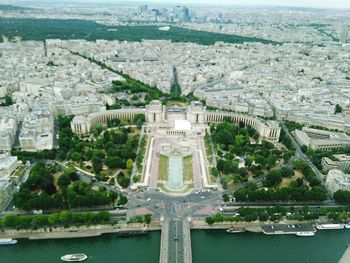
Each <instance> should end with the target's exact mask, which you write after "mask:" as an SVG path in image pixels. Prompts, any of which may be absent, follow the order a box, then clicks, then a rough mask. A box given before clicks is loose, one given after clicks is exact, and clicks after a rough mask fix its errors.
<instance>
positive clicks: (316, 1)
mask: <svg viewBox="0 0 350 263" xmlns="http://www.w3.org/2000/svg"><path fill="white" fill-rule="evenodd" d="M126 1H130V2H131V1H132V2H137V0H126ZM126 1H125V2H126ZM144 2H162V3H174V2H177V3H195V4H232V5H234V4H239V5H279V6H280V5H282V6H283V5H284V6H308V7H333V8H338V7H341V8H350V0H163V1H159V0H149V1H144Z"/></svg>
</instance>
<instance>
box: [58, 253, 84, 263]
mask: <svg viewBox="0 0 350 263" xmlns="http://www.w3.org/2000/svg"><path fill="white" fill-rule="evenodd" d="M85 259H87V255H85V254H82V253H79V254H68V255H64V256H62V257H61V260H62V261H66V262H81V261H84V260H85Z"/></svg>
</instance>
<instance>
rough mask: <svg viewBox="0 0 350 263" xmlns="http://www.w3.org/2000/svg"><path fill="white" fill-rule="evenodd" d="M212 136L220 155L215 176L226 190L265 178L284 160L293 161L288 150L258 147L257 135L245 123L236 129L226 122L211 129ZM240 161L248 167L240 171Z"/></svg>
mask: <svg viewBox="0 0 350 263" xmlns="http://www.w3.org/2000/svg"><path fill="white" fill-rule="evenodd" d="M211 135H212V141H213V142H214V145H215V147H214V148H216V152H217V155H218V160H217V166H216V168H217V172H214V173H213V174H214V175H219V176H220V178H221V183H222V185H223V187H224V188H228V187H229V186H230V185H232V184H235V183H241V182H247V181H248V179H249V177H257V176H261V175H264V174H266V172H267V171H268V170H270V169H272V168H274V167H275V166H276V165H277V164H278V163H279V162H280V161H281V160H284V161H285V162H287V161H288V160H289V159H290V157H291V153H290V152H289V151H288V150H286V149H283V148H282V149H277V148H276V147H275V146H274V145H273V144H272V143H270V142H267V141H262V142H260V143H259V134H258V133H257V131H256V130H254V129H253V128H252V127H250V126H245V125H244V123H243V122H241V123H239V125H236V124H234V123H232V122H230V121H229V120H225V121H224V122H223V123H220V124H218V125H213V126H211ZM207 140H208V139H207ZM239 158H241V160H242V159H243V160H244V166H245V167H241V168H238V167H239V162H240V159H239Z"/></svg>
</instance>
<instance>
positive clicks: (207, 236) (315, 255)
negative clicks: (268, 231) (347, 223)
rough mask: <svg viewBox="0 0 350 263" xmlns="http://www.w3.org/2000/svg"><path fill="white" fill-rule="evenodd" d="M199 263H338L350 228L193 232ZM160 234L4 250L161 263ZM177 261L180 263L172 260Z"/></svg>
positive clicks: (36, 262)
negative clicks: (308, 232)
mask: <svg viewBox="0 0 350 263" xmlns="http://www.w3.org/2000/svg"><path fill="white" fill-rule="evenodd" d="M191 237H192V254H193V262H194V263H304V262H307V263H310V262H312V263H337V262H338V260H339V259H340V257H341V255H342V254H343V252H344V251H345V245H346V244H347V243H350V230H334V231H331V230H329V231H318V232H317V233H316V236H314V237H304V238H302V237H295V236H288V235H283V236H267V235H263V234H254V233H241V234H231V235H230V234H226V233H225V232H224V231H204V230H193V231H191ZM159 248H160V232H152V233H150V234H149V235H148V236H138V237H132V238H118V237H116V236H115V235H113V234H109V235H103V236H101V237H91V238H79V239H58V240H36V241H29V240H19V243H18V244H17V245H13V246H0V263H55V262H56V263H59V262H61V261H60V257H61V256H62V255H64V254H70V253H79V252H81V253H85V254H87V255H88V256H89V258H88V260H86V262H87V263H100V262H101V263H114V262H115V263H158V262H159ZM169 263H174V262H169Z"/></svg>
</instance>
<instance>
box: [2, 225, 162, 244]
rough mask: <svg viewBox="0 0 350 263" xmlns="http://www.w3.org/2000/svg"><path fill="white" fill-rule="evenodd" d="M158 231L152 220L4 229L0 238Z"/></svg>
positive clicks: (35, 237)
mask: <svg viewBox="0 0 350 263" xmlns="http://www.w3.org/2000/svg"><path fill="white" fill-rule="evenodd" d="M139 230H145V231H159V230H161V225H160V222H159V221H153V222H151V223H150V224H148V225H147V224H140V223H132V224H127V223H118V224H115V225H94V226H81V227H69V228H64V227H56V228H48V227H47V228H39V229H37V230H32V229H30V230H27V229H25V230H24V229H20V230H15V229H6V230H4V231H2V232H1V233H0V238H15V239H16V238H17V239H20V238H27V239H30V240H37V239H61V238H82V237H94V236H101V235H102V234H111V233H118V232H122V231H139Z"/></svg>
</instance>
